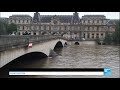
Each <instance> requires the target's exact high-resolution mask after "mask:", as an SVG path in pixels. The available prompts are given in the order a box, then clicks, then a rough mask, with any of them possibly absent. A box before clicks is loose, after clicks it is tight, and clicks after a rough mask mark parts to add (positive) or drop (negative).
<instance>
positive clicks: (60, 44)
mask: <svg viewBox="0 0 120 90" xmlns="http://www.w3.org/2000/svg"><path fill="white" fill-rule="evenodd" d="M63 46H64V45H63V43H62V42H61V41H58V42H57V43H56V45H55V46H54V49H55V48H61V47H63Z"/></svg>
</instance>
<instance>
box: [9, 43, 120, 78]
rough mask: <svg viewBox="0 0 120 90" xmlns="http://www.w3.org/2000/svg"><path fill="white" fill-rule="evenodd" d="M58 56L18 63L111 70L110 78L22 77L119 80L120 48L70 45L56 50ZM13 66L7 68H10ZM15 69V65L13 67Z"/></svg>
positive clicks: (34, 65) (23, 65)
mask: <svg viewBox="0 0 120 90" xmlns="http://www.w3.org/2000/svg"><path fill="white" fill-rule="evenodd" d="M56 52H57V54H58V56H56V57H52V58H49V57H48V58H44V59H41V60H40V59H38V60H34V62H29V61H27V62H21V64H20V63H17V64H16V65H15V67H16V66H17V67H21V68H31V67H32V68H111V71H112V72H111V75H110V76H21V77H23V78H26V77H32V78H41V77H44V78H49V77H52V78H57V77H62V78H64V77H65V78H67V77H68V78H71V77H72V78H91V77H92V78H101V77H102V78H119V63H120V62H119V47H118V46H107V45H105V46H103V45H68V47H64V48H62V49H56ZM10 67H11V66H9V67H7V68H10ZM12 67H14V64H13V65H12Z"/></svg>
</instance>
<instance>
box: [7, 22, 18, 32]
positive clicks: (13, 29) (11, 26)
mask: <svg viewBox="0 0 120 90" xmlns="http://www.w3.org/2000/svg"><path fill="white" fill-rule="evenodd" d="M13 32H17V25H16V24H14V23H11V24H9V25H8V27H7V33H8V34H12V33H13Z"/></svg>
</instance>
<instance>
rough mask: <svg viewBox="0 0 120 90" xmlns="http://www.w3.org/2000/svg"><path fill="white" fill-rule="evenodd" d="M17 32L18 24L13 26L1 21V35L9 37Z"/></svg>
mask: <svg viewBox="0 0 120 90" xmlns="http://www.w3.org/2000/svg"><path fill="white" fill-rule="evenodd" d="M16 31H17V25H16V24H13V23H12V24H8V23H7V22H5V21H1V20H0V35H8V34H12V33H13V32H16Z"/></svg>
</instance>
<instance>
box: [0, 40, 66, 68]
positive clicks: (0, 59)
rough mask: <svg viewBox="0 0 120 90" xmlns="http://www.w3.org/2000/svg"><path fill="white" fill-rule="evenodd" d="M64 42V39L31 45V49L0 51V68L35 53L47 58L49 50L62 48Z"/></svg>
mask: <svg viewBox="0 0 120 90" xmlns="http://www.w3.org/2000/svg"><path fill="white" fill-rule="evenodd" d="M65 42H66V40H64V39H53V40H50V41H46V42H42V43H36V44H34V43H33V46H32V48H28V47H19V48H13V49H8V50H5V51H2V52H0V67H3V66H4V65H6V64H7V63H9V62H11V61H13V60H14V59H16V58H18V57H21V56H23V55H26V54H33V53H35V52H37V53H43V54H45V56H49V55H50V50H54V48H56V47H64V43H65Z"/></svg>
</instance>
